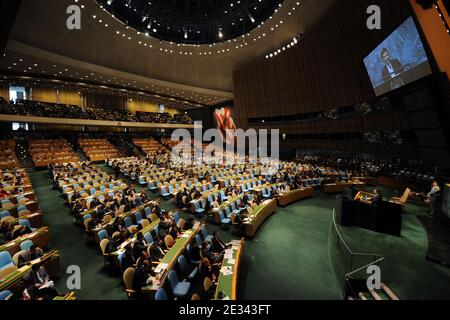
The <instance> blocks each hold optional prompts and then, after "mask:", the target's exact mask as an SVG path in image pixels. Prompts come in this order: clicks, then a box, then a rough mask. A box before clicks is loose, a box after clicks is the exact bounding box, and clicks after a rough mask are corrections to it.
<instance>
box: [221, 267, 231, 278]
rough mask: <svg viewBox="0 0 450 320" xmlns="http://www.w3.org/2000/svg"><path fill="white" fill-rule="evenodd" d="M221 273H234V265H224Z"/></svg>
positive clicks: (226, 274) (227, 274)
mask: <svg viewBox="0 0 450 320" xmlns="http://www.w3.org/2000/svg"><path fill="white" fill-rule="evenodd" d="M220 273H222V274H223V275H224V276H229V275H232V274H233V267H232V266H222V268H221V269H220Z"/></svg>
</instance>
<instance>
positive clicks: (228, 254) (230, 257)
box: [223, 253, 233, 259]
mask: <svg viewBox="0 0 450 320" xmlns="http://www.w3.org/2000/svg"><path fill="white" fill-rule="evenodd" d="M223 258H224V259H233V254H232V253H225V255H224V256H223Z"/></svg>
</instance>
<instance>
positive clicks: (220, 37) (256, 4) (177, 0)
mask: <svg viewBox="0 0 450 320" xmlns="http://www.w3.org/2000/svg"><path fill="white" fill-rule="evenodd" d="M97 2H98V3H99V4H100V5H101V6H102V7H103V8H104V9H106V10H107V11H108V12H109V13H111V14H112V15H114V17H116V18H117V19H119V20H121V21H122V22H123V23H125V24H127V25H129V26H130V27H132V28H134V29H136V30H138V31H140V32H142V33H145V34H148V35H150V36H152V37H155V38H158V39H160V40H164V41H171V42H175V43H182V44H211V43H217V42H222V41H226V40H230V39H235V38H237V37H239V36H242V35H244V34H246V33H248V32H250V31H251V30H253V29H254V28H256V27H257V26H258V25H260V24H261V23H262V22H264V21H266V20H267V19H269V18H270V17H271V16H272V15H273V14H274V13H275V12H276V10H277V9H278V8H279V7H280V6H281V5H282V3H283V2H284V0H231V1H230V0H151V1H148V0H97Z"/></svg>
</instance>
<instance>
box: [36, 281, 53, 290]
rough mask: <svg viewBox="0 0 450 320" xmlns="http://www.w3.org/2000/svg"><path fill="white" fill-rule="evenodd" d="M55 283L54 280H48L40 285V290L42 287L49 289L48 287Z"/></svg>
mask: <svg viewBox="0 0 450 320" xmlns="http://www.w3.org/2000/svg"><path fill="white" fill-rule="evenodd" d="M53 286H54V283H53V281H52V280H50V281H47V282H46V283H44V284H43V285H42V286H40V287H39V290H41V289H47V288H53Z"/></svg>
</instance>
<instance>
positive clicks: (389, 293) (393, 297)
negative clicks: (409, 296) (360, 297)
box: [381, 283, 400, 300]
mask: <svg viewBox="0 0 450 320" xmlns="http://www.w3.org/2000/svg"><path fill="white" fill-rule="evenodd" d="M381 289H382V290H383V292H384V293H385V294H386V295H387V296H388V297H389V299H391V300H400V299H399V297H397V295H396V294H395V293H394V292H393V291H392V290H391V289H390V288H389V287H388V286H387V285H386V284H384V283H382V284H381Z"/></svg>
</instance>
